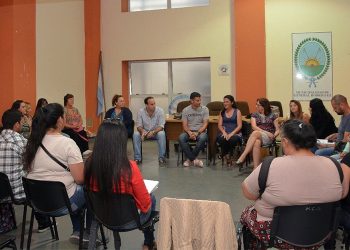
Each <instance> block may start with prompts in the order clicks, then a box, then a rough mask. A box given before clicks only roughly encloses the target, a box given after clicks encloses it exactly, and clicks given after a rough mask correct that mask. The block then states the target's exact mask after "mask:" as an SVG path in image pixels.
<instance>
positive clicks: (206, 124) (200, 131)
mask: <svg viewBox="0 0 350 250" xmlns="http://www.w3.org/2000/svg"><path fill="white" fill-rule="evenodd" d="M208 124H209V120H204V121H203V126H202V127H201V128H200V129H198V133H203V132H204V131H205V130H206V129H207V127H208Z"/></svg>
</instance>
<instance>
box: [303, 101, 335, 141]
mask: <svg viewBox="0 0 350 250" xmlns="http://www.w3.org/2000/svg"><path fill="white" fill-rule="evenodd" d="M309 106H310V113H311V117H310V124H311V125H312V127H313V128H314V129H315V132H316V136H317V138H318V139H325V138H326V137H327V136H329V135H331V134H333V133H337V132H338V128H337V127H336V126H335V123H334V118H333V116H332V115H331V114H330V113H329V112H328V110H327V109H326V107H325V106H324V104H323V102H322V100H321V99H319V98H314V99H312V100H311V101H310V104H309Z"/></svg>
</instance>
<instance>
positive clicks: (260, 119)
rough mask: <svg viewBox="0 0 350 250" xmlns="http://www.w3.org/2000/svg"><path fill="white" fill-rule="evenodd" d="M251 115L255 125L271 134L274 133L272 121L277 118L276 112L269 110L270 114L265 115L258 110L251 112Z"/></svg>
mask: <svg viewBox="0 0 350 250" xmlns="http://www.w3.org/2000/svg"><path fill="white" fill-rule="evenodd" d="M252 117H254V118H255V120H256V126H258V127H259V128H261V129H263V130H265V131H267V132H270V133H272V134H273V133H275V131H276V128H275V125H274V121H275V120H276V118H278V116H277V115H276V114H274V113H273V112H271V113H270V114H268V115H267V116H265V115H262V114H260V113H258V112H255V113H253V114H252Z"/></svg>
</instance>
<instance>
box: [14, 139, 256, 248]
mask: <svg viewBox="0 0 350 250" xmlns="http://www.w3.org/2000/svg"><path fill="white" fill-rule="evenodd" d="M171 146H172V145H171ZM128 149H129V150H128V151H129V153H130V159H132V158H133V155H132V152H133V151H132V146H131V144H129V145H128ZM157 152H158V150H157V143H156V142H146V143H144V146H143V164H142V165H141V166H140V169H141V170H142V174H143V176H144V178H145V179H154V180H159V188H158V189H157V190H156V191H155V192H154V194H155V196H156V198H157V201H158V202H159V200H160V199H161V198H162V197H176V198H192V199H203V200H218V201H223V202H226V203H228V204H229V205H230V207H231V211H232V216H233V219H234V220H235V221H238V220H239V216H240V213H241V211H242V210H243V209H244V208H245V207H246V206H247V205H248V204H250V202H249V201H248V200H246V199H245V198H244V197H243V195H242V192H241V187H240V185H241V182H242V181H243V180H244V178H245V177H246V176H247V175H248V174H249V171H250V170H246V171H244V172H243V173H241V172H239V171H238V169H227V168H222V166H221V162H220V161H219V162H217V165H216V166H209V167H204V168H195V167H190V168H184V167H182V166H178V167H177V166H176V154H175V153H174V148H173V147H171V151H170V159H169V160H168V163H167V165H166V166H165V167H159V165H158V160H157V159H158V157H157ZM157 207H158V208H159V204H157ZM15 209H16V217H17V221H18V223H19V225H18V227H19V229H17V230H16V231H12V232H11V233H9V234H15V235H16V242H17V247H19V240H20V226H21V223H20V222H21V220H22V211H23V210H22V207H21V206H18V207H16V208H15ZM28 217H29V213H28V215H27V218H28ZM28 227H29V221H27V228H28ZM34 228H36V225H35V227H34ZM58 232H59V237H60V240H59V241H53V240H51V236H50V232H49V231H47V232H45V233H40V234H39V233H37V232H34V233H33V237H32V238H33V239H32V244H31V248H32V249H77V248H78V246H77V245H73V244H71V243H70V242H69V241H68V238H69V236H70V234H71V233H72V225H71V221H70V219H69V216H64V217H61V218H58ZM155 233H157V231H156V232H155ZM107 235H108V236H109V238H110V242H109V244H108V248H109V249H113V248H114V245H113V237H112V233H111V232H107ZM26 236H27V235H26ZM121 238H122V249H125V250H126V249H128V250H137V249H141V245H142V243H143V234H142V233H141V232H140V231H138V230H135V231H132V232H128V233H122V234H121ZM100 249H103V248H102V247H100Z"/></svg>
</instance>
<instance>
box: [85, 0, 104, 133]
mask: <svg viewBox="0 0 350 250" xmlns="http://www.w3.org/2000/svg"><path fill="white" fill-rule="evenodd" d="M84 15H85V100H86V124H87V125H90V124H91V122H92V127H90V126H87V129H88V130H90V131H92V132H95V131H96V129H97V128H98V125H99V124H100V118H99V117H97V116H96V113H97V80H98V67H99V53H100V50H101V42H100V33H101V32H100V0H89V1H84Z"/></svg>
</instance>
